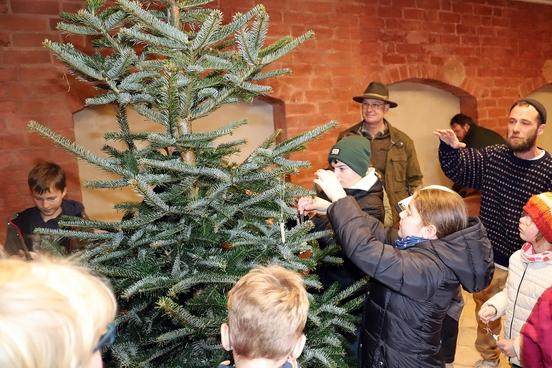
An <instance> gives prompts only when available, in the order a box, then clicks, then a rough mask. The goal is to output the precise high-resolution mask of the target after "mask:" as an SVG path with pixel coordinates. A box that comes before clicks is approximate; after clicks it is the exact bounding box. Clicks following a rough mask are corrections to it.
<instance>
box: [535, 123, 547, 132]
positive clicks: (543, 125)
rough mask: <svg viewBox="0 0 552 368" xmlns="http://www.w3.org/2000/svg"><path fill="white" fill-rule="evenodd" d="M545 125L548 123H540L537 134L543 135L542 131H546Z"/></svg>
mask: <svg viewBox="0 0 552 368" xmlns="http://www.w3.org/2000/svg"><path fill="white" fill-rule="evenodd" d="M545 126H546V124H539V126H538V128H537V135H541V134H542V133H544V128H545Z"/></svg>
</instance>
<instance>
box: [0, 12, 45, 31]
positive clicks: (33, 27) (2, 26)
mask: <svg viewBox="0 0 552 368" xmlns="http://www.w3.org/2000/svg"><path fill="white" fill-rule="evenodd" d="M47 29H48V18H47V17H37V16H32V15H2V14H0V31H10V32H15V31H25V32H32V31H37V32H40V31H46V30H47Z"/></svg>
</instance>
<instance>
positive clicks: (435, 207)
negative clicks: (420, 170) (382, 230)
mask: <svg viewBox="0 0 552 368" xmlns="http://www.w3.org/2000/svg"><path fill="white" fill-rule="evenodd" d="M401 203H402V204H403V205H404V206H405V209H403V210H402V211H401V212H400V218H401V221H400V223H399V236H400V237H403V238H404V237H407V236H418V237H421V238H425V239H440V238H442V237H444V236H447V235H449V234H452V233H455V232H457V231H459V230H462V229H464V228H466V226H467V225H468V214H467V210H466V205H465V204H464V200H463V199H462V197H460V195H458V193H456V192H454V191H452V190H451V189H449V188H446V187H443V186H440V185H430V186H427V187H424V188H421V189H418V190H417V191H416V192H415V193H414V195H412V196H411V197H409V198H407V199H405V200H403V201H401Z"/></svg>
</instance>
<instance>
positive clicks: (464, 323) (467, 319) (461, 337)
mask: <svg viewBox="0 0 552 368" xmlns="http://www.w3.org/2000/svg"><path fill="white" fill-rule="evenodd" d="M464 302H465V305H464V311H463V312H462V316H461V317H460V327H459V333H458V346H457V347H456V361H455V362H454V368H468V367H470V368H471V367H473V363H475V362H476V361H478V360H479V359H481V358H480V356H479V353H478V352H477V350H475V347H474V345H473V344H474V342H475V337H476V335H477V332H476V331H477V322H476V321H475V312H474V311H475V304H474V302H473V298H472V296H471V295H470V294H468V293H466V292H464ZM500 363H501V365H500V367H501V368H508V367H510V365H509V364H508V359H506V357H505V356H504V355H501V361H500Z"/></svg>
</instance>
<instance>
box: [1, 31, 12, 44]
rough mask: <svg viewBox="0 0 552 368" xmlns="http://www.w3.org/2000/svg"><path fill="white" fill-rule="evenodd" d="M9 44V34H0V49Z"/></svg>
mask: <svg viewBox="0 0 552 368" xmlns="http://www.w3.org/2000/svg"><path fill="white" fill-rule="evenodd" d="M10 44H11V41H10V34H9V33H8V32H0V47H9V46H10Z"/></svg>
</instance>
